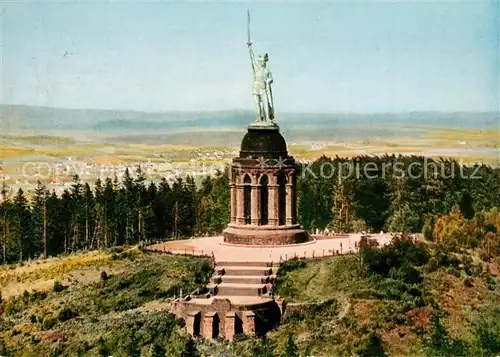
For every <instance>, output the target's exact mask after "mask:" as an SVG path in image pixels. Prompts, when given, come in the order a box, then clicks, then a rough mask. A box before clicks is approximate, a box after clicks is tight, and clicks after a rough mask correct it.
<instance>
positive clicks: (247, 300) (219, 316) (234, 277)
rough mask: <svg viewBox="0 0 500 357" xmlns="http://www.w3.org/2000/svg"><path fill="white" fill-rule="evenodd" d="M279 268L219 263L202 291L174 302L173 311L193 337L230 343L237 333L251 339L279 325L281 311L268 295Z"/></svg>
mask: <svg viewBox="0 0 500 357" xmlns="http://www.w3.org/2000/svg"><path fill="white" fill-rule="evenodd" d="M278 268H279V267H278V266H277V265H276V266H275V265H273V264H271V263H267V262H242V261H224V262H218V263H217V264H216V266H215V268H214V274H213V275H212V277H211V278H210V282H209V284H207V286H206V288H205V289H204V291H203V292H200V294H197V295H189V296H188V297H186V298H183V299H182V300H180V301H176V302H174V304H173V305H172V306H173V310H172V311H173V312H174V313H175V314H176V315H177V316H179V317H182V318H183V319H184V320H185V321H186V329H187V332H188V333H189V334H191V335H193V336H202V337H204V338H208V339H212V338H216V337H223V338H225V339H228V340H231V339H232V338H233V337H234V336H235V335H236V334H240V333H242V334H245V335H253V334H255V333H257V332H258V331H257V330H259V331H261V330H262V327H261V326H264V325H265V326H267V325H270V326H271V325H274V324H275V323H279V319H280V316H281V312H280V307H279V306H278V305H277V304H276V301H275V299H274V297H273V295H272V294H271V289H272V285H273V283H274V280H275V278H276V273H277V272H278ZM256 311H259V315H262V316H264V315H265V316H266V318H265V321H266V322H264V323H262V322H261V319H260V318H257V317H256V316H255V312H256ZM263 324H264V325H263ZM265 328H269V326H268V327H265Z"/></svg>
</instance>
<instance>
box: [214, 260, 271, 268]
mask: <svg viewBox="0 0 500 357" xmlns="http://www.w3.org/2000/svg"><path fill="white" fill-rule="evenodd" d="M216 265H217V266H233V267H271V266H272V265H273V264H272V263H270V262H251V261H248V262H247V261H234V262H231V261H220V262H217V264H216Z"/></svg>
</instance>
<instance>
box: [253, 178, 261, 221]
mask: <svg viewBox="0 0 500 357" xmlns="http://www.w3.org/2000/svg"><path fill="white" fill-rule="evenodd" d="M251 207H252V219H251V223H252V224H255V225H260V185H259V184H253V185H252V198H251Z"/></svg>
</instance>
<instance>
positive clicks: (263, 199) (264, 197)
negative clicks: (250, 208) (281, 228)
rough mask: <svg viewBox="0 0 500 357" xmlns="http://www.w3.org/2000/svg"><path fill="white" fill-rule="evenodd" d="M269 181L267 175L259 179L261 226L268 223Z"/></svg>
mask: <svg viewBox="0 0 500 357" xmlns="http://www.w3.org/2000/svg"><path fill="white" fill-rule="evenodd" d="M268 183H269V179H268V177H267V175H263V176H262V177H261V178H260V223H261V224H262V225H265V224H268V223H269V219H268V218H269V217H268V210H267V209H268V200H269V189H268V186H267V185H268Z"/></svg>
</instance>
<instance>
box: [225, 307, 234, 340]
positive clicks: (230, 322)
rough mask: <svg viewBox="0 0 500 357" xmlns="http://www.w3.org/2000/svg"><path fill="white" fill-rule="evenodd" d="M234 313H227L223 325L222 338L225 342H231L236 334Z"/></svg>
mask: <svg viewBox="0 0 500 357" xmlns="http://www.w3.org/2000/svg"><path fill="white" fill-rule="evenodd" d="M235 323H236V313H235V312H227V313H226V322H225V324H224V338H225V339H226V340H232V339H233V338H234V335H235V332H236V324H235Z"/></svg>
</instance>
